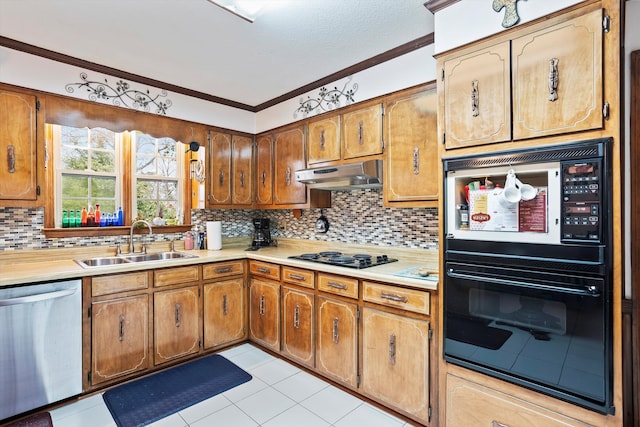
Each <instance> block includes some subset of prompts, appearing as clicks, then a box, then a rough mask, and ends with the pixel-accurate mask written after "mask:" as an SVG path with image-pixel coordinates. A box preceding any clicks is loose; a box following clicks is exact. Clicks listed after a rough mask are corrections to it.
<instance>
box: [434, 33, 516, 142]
mask: <svg viewBox="0 0 640 427" xmlns="http://www.w3.org/2000/svg"><path fill="white" fill-rule="evenodd" d="M510 67H511V63H510V61H509V42H508V41H507V42H503V43H500V44H497V45H495V46H490V47H487V48H485V49H481V50H477V51H473V52H470V53H466V54H463V55H461V56H458V57H455V58H451V59H447V60H445V61H444V65H443V77H444V133H445V134H444V136H443V137H444V140H445V146H446V148H447V149H450V148H460V147H465V146H471V145H480V144H489V143H494V142H502V141H509V140H510V139H511V83H510Z"/></svg>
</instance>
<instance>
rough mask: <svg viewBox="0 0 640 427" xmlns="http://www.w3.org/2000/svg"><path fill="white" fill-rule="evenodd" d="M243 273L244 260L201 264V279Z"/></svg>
mask: <svg viewBox="0 0 640 427" xmlns="http://www.w3.org/2000/svg"><path fill="white" fill-rule="evenodd" d="M243 273H244V261H229V262H217V263H215V264H205V265H203V266H202V279H203V280H208V279H218V278H220V277H228V276H236V275H239V274H243Z"/></svg>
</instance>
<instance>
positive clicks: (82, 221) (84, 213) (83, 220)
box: [80, 206, 87, 227]
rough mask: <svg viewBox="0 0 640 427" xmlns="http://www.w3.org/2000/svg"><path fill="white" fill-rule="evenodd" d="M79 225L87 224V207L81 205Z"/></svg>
mask: <svg viewBox="0 0 640 427" xmlns="http://www.w3.org/2000/svg"><path fill="white" fill-rule="evenodd" d="M80 225H82V226H83V227H86V226H87V208H85V207H84V206H83V207H82V212H81V213H80Z"/></svg>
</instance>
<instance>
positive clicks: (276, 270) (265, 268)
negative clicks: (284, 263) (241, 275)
mask: <svg viewBox="0 0 640 427" xmlns="http://www.w3.org/2000/svg"><path fill="white" fill-rule="evenodd" d="M249 272H250V273H251V274H252V275H254V276H262V277H268V278H269V279H273V280H280V266H279V265H275V264H269V263H268V262H261V261H249Z"/></svg>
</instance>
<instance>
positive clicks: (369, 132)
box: [341, 102, 384, 160]
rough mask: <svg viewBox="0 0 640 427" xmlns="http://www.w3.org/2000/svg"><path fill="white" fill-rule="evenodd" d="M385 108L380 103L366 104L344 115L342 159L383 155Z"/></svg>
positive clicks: (342, 124)
mask: <svg viewBox="0 0 640 427" xmlns="http://www.w3.org/2000/svg"><path fill="white" fill-rule="evenodd" d="M382 121H383V108H382V104H381V103H380V102H375V103H373V104H365V105H363V106H362V107H359V108H358V109H357V110H353V111H349V112H346V113H344V114H342V123H341V130H342V131H341V136H342V158H343V159H345V160H346V159H353V158H356V157H363V156H372V155H375V154H382V150H383V146H384V142H383V139H382Z"/></svg>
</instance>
